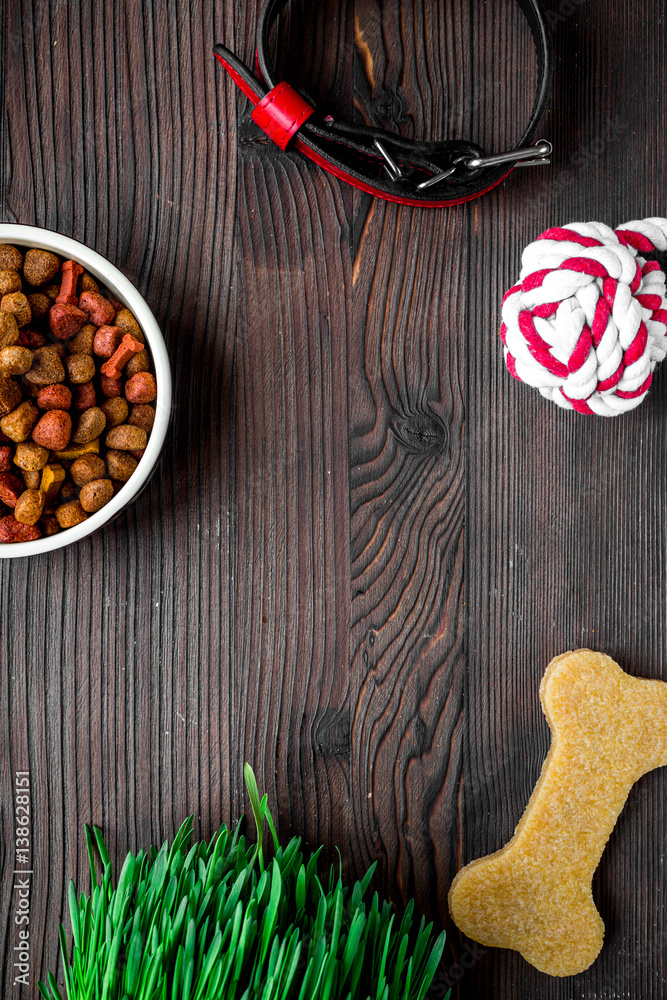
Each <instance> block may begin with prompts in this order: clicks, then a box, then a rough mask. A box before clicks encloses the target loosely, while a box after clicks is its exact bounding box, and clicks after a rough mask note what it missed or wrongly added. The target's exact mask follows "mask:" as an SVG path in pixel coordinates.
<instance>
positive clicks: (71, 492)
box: [58, 479, 77, 503]
mask: <svg viewBox="0 0 667 1000" xmlns="http://www.w3.org/2000/svg"><path fill="white" fill-rule="evenodd" d="M76 494H77V489H76V486H75V485H74V483H73V482H72V481H71V480H70V479H65V482H64V483H63V484H62V486H61V487H60V495H59V497H58V499H59V501H60V503H67V501H68V500H76Z"/></svg>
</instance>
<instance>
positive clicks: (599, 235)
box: [500, 219, 667, 417]
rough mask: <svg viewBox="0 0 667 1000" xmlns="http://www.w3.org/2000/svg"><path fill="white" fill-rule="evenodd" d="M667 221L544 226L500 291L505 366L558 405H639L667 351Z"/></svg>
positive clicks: (612, 409) (588, 408) (613, 410)
mask: <svg viewBox="0 0 667 1000" xmlns="http://www.w3.org/2000/svg"><path fill="white" fill-rule="evenodd" d="M666 249H667V219H643V220H641V221H636V222H627V223H626V224H625V225H624V226H621V228H620V229H616V230H614V229H610V228H609V227H608V226H605V225H603V224H602V223H600V222H573V223H570V224H569V225H567V226H565V227H563V228H554V229H547V230H546V232H544V233H542V235H541V236H538V238H537V239H536V240H535V242H534V243H531V244H530V245H529V246H527V247H526V249H525V250H524V252H523V256H522V258H521V263H522V267H521V274H520V277H519V282H518V284H516V285H514V286H513V287H512V288H510V290H509V291H508V292H507V294H506V295H505V298H504V299H503V309H502V317H503V324H502V327H501V329H500V336H501V337H502V340H503V343H504V345H505V362H506V364H507V367H508V368H509V370H510V373H511V374H512V375H513V376H514V377H515V378H516V379H518V380H519V381H520V382H526V383H527V384H528V385H532V386H534V387H535V388H536V389H539V391H540V392H541V393H542V395H543V396H546V397H547V399H552V400H553V401H554V403H556V404H557V405H558V406H562V407H563V408H564V409H571V410H577V411H578V412H579V413H597V414H598V415H600V416H604V417H614V416H616V415H617V414H618V413H625V412H626V411H627V410H632V409H634V408H635V407H636V406H639V404H640V403H641V401H642V400H643V398H644V396H645V395H646V393H647V392H648V389H649V386H650V385H651V380H652V378H653V369H654V368H655V366H656V365H657V364H658V362H659V361H662V359H663V358H664V357H665V354H667V299H666V298H665V275H664V274H663V272H662V271H661V270H660V265H659V264H658V263H657V262H656V261H647V260H645V259H644V257H643V256H641V255H642V254H650V253H653V252H654V251H655V250H666Z"/></svg>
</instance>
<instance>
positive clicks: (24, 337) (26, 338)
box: [0, 313, 46, 351]
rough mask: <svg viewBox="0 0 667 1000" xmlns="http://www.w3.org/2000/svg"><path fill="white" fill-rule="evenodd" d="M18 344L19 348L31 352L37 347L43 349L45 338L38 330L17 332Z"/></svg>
mask: <svg viewBox="0 0 667 1000" xmlns="http://www.w3.org/2000/svg"><path fill="white" fill-rule="evenodd" d="M0 315H2V313H0ZM19 344H20V345H21V347H29V348H30V350H31V351H36V350H37V348H38V347H44V345H45V344H46V337H45V336H44V334H43V333H40V332H39V331H38V330H19Z"/></svg>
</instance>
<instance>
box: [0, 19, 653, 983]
mask: <svg viewBox="0 0 667 1000" xmlns="http://www.w3.org/2000/svg"><path fill="white" fill-rule="evenodd" d="M258 3H259V0H217V2H215V3H214V2H213V0H192V2H188V3H183V2H177V0H96V2H95V3H92V4H91V3H86V2H84V0H32V2H31V0H4V3H3V4H2V5H1V9H2V20H1V23H2V25H3V28H4V32H3V34H2V36H1V39H0V40H1V42H2V46H3V49H4V53H3V68H4V72H3V82H2V86H3V88H4V90H3V95H2V96H3V97H4V99H3V101H2V119H1V121H0V127H1V129H2V160H1V177H0V218H2V219H3V220H4V221H13V220H16V221H19V222H22V223H30V224H37V225H41V226H46V227H48V228H52V229H57V230H59V231H60V232H63V233H66V234H68V235H71V236H74V237H75V238H77V239H80V240H82V241H84V242H86V243H88V244H90V245H91V246H93V247H94V248H95V249H97V250H99V251H100V252H101V253H103V254H105V255H107V256H108V257H109V258H110V259H111V260H112V261H113V262H114V263H115V264H116V265H118V266H119V267H120V268H122V269H123V271H124V272H125V273H126V274H127V276H128V277H129V278H130V279H131V280H132V281H134V282H135V283H136V284H137V285H138V287H139V288H140V290H141V291H142V292H143V294H144V295H145V296H146V298H147V300H148V302H149V304H150V305H151V307H152V309H153V310H154V312H155V314H156V316H157V318H158V321H159V322H160V324H161V326H162V328H163V330H164V332H165V337H166V340H167V344H168V347H169V351H170V355H171V359H172V363H173V374H174V379H175V408H174V417H173V426H172V432H171V435H170V438H169V441H168V444H167V447H166V448H165V450H164V455H163V459H162V463H161V466H160V469H159V472H158V474H157V475H156V476H155V478H154V479H153V481H152V483H151V486H150V488H149V489H148V490H147V491H146V492H145V493H144V494H143V495H142V496H141V498H140V499H139V500H138V502H137V503H135V504H134V505H133V506H132V507H131V508H130V509H129V510H128V511H127V512H126V513H125V514H124V515H123V516H121V517H120V518H119V519H118V520H117V521H115V522H114V523H113V524H112V525H110V526H109V527H108V528H107V529H106V530H103V531H101V532H100V533H98V534H97V535H96V536H94V537H93V538H91V539H89V540H86V541H84V542H82V543H80V544H79V545H77V546H74V547H72V548H71V549H64V550H60V551H59V552H55V553H53V554H52V555H49V556H44V557H40V558H34V559H30V560H21V561H11V562H10V561H3V562H0V704H1V705H2V706H3V710H2V717H1V719H0V804H1V820H0V821H1V824H2V840H1V842H0V862H1V864H2V873H1V883H0V947H1V953H2V959H3V963H4V973H3V979H2V987H0V993H1V994H2V996H3V997H4V998H5V1000H9V998H10V997H17V998H19V997H20V998H25V997H28V996H34V995H36V992H35V990H34V988H33V989H31V990H23V989H15V988H13V987H12V972H11V961H12V959H11V955H12V948H13V946H14V944H15V943H16V939H15V936H14V927H13V925H12V924H11V917H12V912H13V909H12V902H13V900H12V894H11V884H12V883H11V878H12V876H11V869H12V867H13V849H14V843H13V832H12V831H13V824H12V784H13V774H14V772H15V771H16V770H27V769H29V770H30V772H31V778H32V786H33V797H32V810H33V852H34V868H35V875H34V890H33V896H32V901H31V916H32V923H31V930H32V937H31V942H32V944H33V954H32V959H31V980H32V982H33V984H34V983H36V981H37V979H38V978H39V977H40V976H44V975H45V973H46V971H47V970H48V969H53V970H55V969H56V967H57V966H58V957H57V927H58V924H59V921H60V920H61V918H62V917H63V915H64V912H65V909H66V891H67V882H68V880H69V878H70V876H72V875H74V876H75V877H76V878H77V880H79V884H80V886H82V887H86V886H87V879H86V857H85V845H84V838H83V824H84V823H85V822H95V823H97V824H99V825H100V826H101V827H102V829H103V831H104V834H105V836H106V838H107V842H108V844H109V847H110V850H111V854H112V856H113V857H114V859H115V860H116V863H118V862H120V860H121V859H122V857H123V856H124V854H125V852H126V851H127V850H128V849H129V848H133V849H135V848H137V847H138V846H147V845H148V844H149V843H150V842H159V841H161V840H162V839H163V838H165V837H168V836H171V835H172V834H173V833H174V831H175V829H176V828H177V827H178V825H179V824H180V822H181V821H182V820H183V818H184V817H185V816H186V815H187V814H188V813H191V812H194V814H195V816H196V830H197V833H198V834H200V835H202V836H208V835H210V834H211V833H212V831H213V830H214V829H215V828H216V827H217V826H218V825H219V824H220V823H221V822H223V821H230V820H233V819H235V818H237V817H238V816H239V815H240V813H241V812H242V811H243V809H244V808H245V804H246V803H245V798H244V789H243V785H242V766H243V762H244V761H246V760H249V761H250V762H251V763H252V765H253V767H254V768H255V771H256V773H257V776H258V780H259V784H260V787H262V786H263V787H264V788H265V789H266V790H267V791H268V792H269V796H270V800H271V804H272V807H273V808H274V809H275V812H276V814H277V817H278V819H279V828H280V832H281V834H282V835H284V836H287V835H288V834H290V833H291V832H299V833H301V834H303V835H304V836H305V837H306V838H307V840H308V842H309V843H310V844H312V845H314V844H316V843H317V842H323V843H324V844H325V845H327V847H329V848H331V846H332V845H333V844H339V845H340V847H341V849H342V854H343V858H344V861H345V866H346V869H347V872H348V874H349V876H350V877H352V876H353V875H355V874H357V873H360V872H361V871H362V870H364V869H365V867H366V866H367V865H368V864H369V863H370V862H372V861H374V860H377V861H379V863H380V868H379V871H380V875H379V877H378V887H379V888H381V890H382V891H384V892H386V893H388V894H390V895H391V896H392V897H393V898H394V899H395V900H397V901H398V902H399V903H400V901H401V899H404V898H406V897H408V896H409V895H411V894H414V895H416V897H417V900H418V904H419V906H420V907H421V909H422V910H423V911H424V912H425V913H427V914H428V915H429V916H430V917H432V918H434V919H435V920H436V921H438V922H443V923H444V924H445V926H446V927H447V930H448V934H449V942H448V950H447V952H446V956H445V962H444V966H443V970H442V972H441V973H440V975H439V977H438V980H437V983H436V988H435V990H434V993H433V996H434V997H437V998H442V997H443V996H444V994H445V992H446V988H447V983H450V984H451V985H452V986H453V996H455V997H458V998H469V1000H478V998H484V1000H486V998H492V997H493V998H494V1000H509V998H512V1000H529V998H530V1000H533V998H535V997H540V998H546V1000H570V998H574V997H576V998H591V1000H592V998H611V997H633V998H641V1000H653V998H658V997H663V996H664V995H665V982H666V977H667V968H666V964H665V949H664V942H665V936H666V934H667V914H666V912H665V891H664V889H665V866H664V844H665V840H666V838H667V823H666V820H667V807H666V805H665V802H666V799H665V792H666V787H665V775H664V774H663V773H662V772H654V773H653V774H651V775H649V776H647V777H646V778H645V779H644V780H643V781H642V782H640V784H639V785H638V786H636V787H635V789H634V791H633V792H632V794H631V796H630V799H629V802H628V805H627V807H626V809H625V811H624V812H623V814H622V816H621V819H620V821H619V823H618V825H617V828H616V830H615V832H614V834H613V835H612V838H611V840H610V843H609V845H608V848H607V851H606V853H605V855H604V857H603V860H602V863H601V865H600V868H599V871H598V874H597V876H596V879H595V897H596V900H597V902H598V905H599V908H600V910H601V913H602V915H603V918H604V920H605V923H606V926H607V941H606V945H605V948H604V951H603V953H602V955H601V957H600V958H599V960H598V961H597V962H596V963H595V964H594V966H593V967H592V968H591V969H590V970H589V971H588V972H587V973H585V974H584V975H582V976H579V977H576V978H575V979H571V980H565V981H557V980H551V979H548V978H547V977H545V976H542V975H541V974H539V973H537V972H535V971H534V970H533V969H532V968H531V967H530V966H528V965H527V964H526V963H525V962H524V961H523V960H522V959H521V958H520V957H519V956H518V955H516V954H514V953H509V952H502V951H484V949H479V948H475V946H473V945H471V943H470V942H466V941H465V940H464V939H462V937H461V935H460V934H459V933H458V932H457V930H456V929H455V928H454V927H453V926H452V925H451V921H450V920H449V918H448V915H447V906H446V894H447V891H448V888H449V885H450V882H451V879H452V877H453V875H454V873H455V872H456V871H457V869H458V867H459V866H460V865H461V864H463V863H466V862H468V861H470V860H471V859H473V858H474V857H477V856H479V855H480V854H484V853H487V852H488V851H491V850H494V849H496V848H499V847H501V846H502V845H503V843H504V842H505V841H506V840H507V838H508V837H509V836H510V835H511V833H512V831H513V829H514V826H515V824H516V822H517V820H518V819H519V817H520V815H521V813H522V811H523V808H524V806H525V804H526V801H527V799H528V796H529V793H530V790H531V789H532V786H533V784H534V782H535V780H536V778H537V775H538V773H539V769H540V766H541V762H542V760H543V758H544V755H545V753H546V750H547V747H548V742H549V739H548V730H547V726H546V723H545V721H544V719H543V717H542V714H541V712H540V708H539V701H538V684H539V679H540V677H541V675H542V672H543V670H544V668H545V666H546V664H547V662H548V661H549V659H550V658H551V657H552V656H553V655H555V654H557V653H560V652H562V651H564V650H566V649H569V648H576V647H577V646H580V645H587V646H591V647H593V648H599V649H602V650H604V651H606V652H608V653H610V654H612V655H613V656H614V657H616V658H617V659H618V660H619V661H620V663H621V664H622V666H624V667H625V668H626V669H628V670H630V671H631V672H634V673H637V674H641V675H645V676H648V677H661V676H662V677H665V678H666V679H667V666H666V663H665V652H666V644H667V643H666V640H667V622H666V621H665V617H666V598H667V593H666V585H665V549H666V545H667V518H665V514H664V510H665V500H666V499H667V453H666V451H665V444H664V439H665V438H664V435H665V432H664V428H665V426H666V416H667V372H663V373H659V374H658V376H657V378H656V380H655V384H654V388H653V390H652V391H651V394H650V396H649V398H648V399H647V401H646V402H645V403H644V404H643V405H642V406H641V407H640V408H639V409H638V410H636V411H635V412H634V413H632V414H630V415H627V416H624V417H621V418H618V419H615V420H603V419H600V418H586V417H582V416H579V415H576V414H574V413H564V412H562V411H560V410H558V409H557V408H556V407H555V406H553V405H551V404H548V403H546V402H545V401H544V400H543V399H542V398H541V397H540V396H539V395H538V394H537V393H535V392H533V391H531V390H529V389H528V388H526V387H523V386H520V385H518V383H515V382H514V381H513V380H512V379H511V378H510V377H509V375H508V374H507V372H506V371H505V369H504V367H503V363H502V355H501V347H500V343H499V341H498V339H497V336H496V330H497V327H498V323H499V318H498V317H499V301H500V298H501V296H502V293H503V291H504V289H505V288H506V287H508V286H509V284H510V283H511V282H512V281H513V279H514V277H515V276H516V274H517V271H518V267H519V259H520V253H521V249H522V247H523V246H524V245H525V244H526V243H527V242H529V241H530V240H531V239H532V238H534V237H535V236H536V235H537V234H538V233H539V232H541V231H542V230H543V229H544V228H546V227H547V226H548V225H552V224H558V223H565V222H567V221H572V220H574V219H599V220H602V221H604V222H607V223H610V224H612V225H616V224H619V223H621V222H623V221H626V220H629V219H633V218H637V217H642V216H648V215H662V214H665V212H666V211H667V170H666V169H665V149H666V148H667V126H666V122H665V110H664V109H665V102H664V55H665V51H666V48H667V22H666V21H665V17H664V5H663V2H662V0H647V2H646V3H643V4H634V3H631V2H630V0H623V2H621V0H619V2H616V3H613V4H610V3H607V2H605V0H571V2H570V0H547V6H548V7H549V9H550V11H551V13H552V14H553V15H554V20H555V22H556V23H555V42H556V54H557V61H556V79H555V87H554V93H553V102H552V109H551V111H550V113H549V115H548V118H547V121H546V123H545V126H544V129H543V134H544V136H545V137H547V138H549V139H551V140H553V142H554V144H555V155H554V160H553V165H552V166H551V167H550V168H540V169H534V170H530V169H526V170H522V171H516V172H515V174H514V175H513V176H512V177H511V179H509V180H508V181H506V182H505V183H504V184H503V185H502V187H501V188H500V189H496V190H495V191H494V192H493V193H491V194H489V195H487V196H485V197H484V198H483V199H481V200H479V201H475V202H473V203H471V204H469V205H467V206H463V207H458V208H453V209H450V210H419V209H410V208H400V207H396V206H391V205H387V204H386V203H383V202H381V201H373V200H371V199H369V198H367V197H365V196H359V195H357V194H356V193H354V192H353V191H352V190H351V189H350V188H347V187H346V186H344V185H342V184H340V183H338V182H337V181H335V180H334V179H332V178H331V177H329V176H328V175H326V174H324V173H323V172H322V171H320V170H319V169H318V168H316V167H314V166H313V165H312V164H310V163H307V162H305V161H304V160H302V159H300V158H299V157H298V156H296V155H291V154H282V153H280V152H279V151H278V150H277V149H276V148H275V147H273V146H270V145H268V144H267V142H266V141H265V139H264V138H263V137H262V135H261V134H259V133H258V132H257V131H256V129H255V127H254V126H253V125H252V123H251V122H250V121H249V118H248V108H247V104H246V102H245V100H244V99H242V98H241V97H239V96H238V94H237V93H236V92H235V90H234V88H233V86H232V85H231V84H230V83H229V82H228V81H227V80H226V78H225V77H224V75H223V73H222V70H221V69H220V68H219V67H218V66H217V64H216V63H215V61H214V59H213V57H212V55H211V45H212V43H213V42H214V41H215V40H220V41H223V40H224V41H226V42H227V43H228V44H230V45H232V46H235V48H236V51H237V52H239V53H240V54H242V55H244V56H245V57H246V59H247V60H251V58H252V51H253V48H254V44H253V33H254V23H255V18H256V13H257V7H258ZM304 6H305V8H306V14H303V11H302V10H301V8H299V7H298V6H296V7H295V9H294V13H293V16H292V18H291V20H290V19H288V18H284V19H283V23H282V24H281V28H280V33H281V45H282V51H283V52H284V53H285V55H284V62H285V65H286V67H287V70H286V72H288V73H289V75H290V78H291V79H292V80H293V81H296V82H297V83H301V85H302V86H303V87H304V88H305V89H306V90H307V91H308V92H309V93H311V94H312V95H313V97H314V98H316V99H317V100H318V101H319V102H321V103H322V104H326V105H327V106H328V107H330V108H332V109H333V110H335V111H339V112H341V113H342V114H344V115H348V116H351V115H352V114H353V113H355V112H353V105H355V106H356V113H357V114H359V115H363V116H364V117H365V118H366V120H369V121H371V120H373V121H375V122H376V123H379V124H381V125H383V126H384V127H386V128H392V129H400V130H401V131H402V132H403V133H404V134H406V135H414V136H429V135H430V136H432V137H444V136H447V135H456V136H465V137H471V138H473V139H475V140H476V141H478V142H479V143H480V144H481V145H482V146H484V147H486V148H488V149H489V150H498V149H504V148H507V147H509V146H511V145H512V144H514V143H515V142H516V140H517V138H518V137H519V135H520V132H521V131H522V125H523V122H524V121H525V119H526V117H527V114H528V111H529V106H530V104H531V90H532V85H533V81H534V74H535V66H534V57H533V54H532V45H531V42H530V38H529V35H528V32H527V29H526V26H525V23H524V21H523V18H522V16H521V15H520V13H519V12H518V8H515V5H514V4H513V3H511V2H509V0H495V2H494V3H492V4H485V3H484V2H483V0H443V2H436V0H384V2H381V0H355V3H353V2H352V0H349V2H346V0H320V2H319V3H318V4H316V5H315V4H308V3H305V5H304ZM312 8H316V9H315V10H313V9H312ZM355 18H356V28H355ZM355 49H356V52H357V54H358V56H360V57H363V58H357V59H355V57H354V53H355ZM295 67H296V68H295Z"/></svg>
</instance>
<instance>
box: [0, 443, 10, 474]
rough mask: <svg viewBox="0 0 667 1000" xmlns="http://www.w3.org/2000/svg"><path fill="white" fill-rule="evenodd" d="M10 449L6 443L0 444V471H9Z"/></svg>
mask: <svg viewBox="0 0 667 1000" xmlns="http://www.w3.org/2000/svg"><path fill="white" fill-rule="evenodd" d="M11 469H12V449H11V448H10V447H9V445H8V444H0V472H11Z"/></svg>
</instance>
